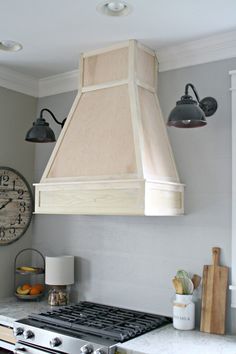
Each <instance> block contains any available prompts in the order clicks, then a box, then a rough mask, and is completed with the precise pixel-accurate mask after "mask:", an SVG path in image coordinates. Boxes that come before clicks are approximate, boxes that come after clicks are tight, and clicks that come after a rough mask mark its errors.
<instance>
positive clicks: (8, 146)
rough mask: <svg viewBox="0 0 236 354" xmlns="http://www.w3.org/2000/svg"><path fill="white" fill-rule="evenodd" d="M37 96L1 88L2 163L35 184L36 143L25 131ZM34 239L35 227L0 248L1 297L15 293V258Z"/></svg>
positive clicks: (0, 159)
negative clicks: (27, 139)
mask: <svg viewBox="0 0 236 354" xmlns="http://www.w3.org/2000/svg"><path fill="white" fill-rule="evenodd" d="M36 105H37V100H36V98H33V97H30V96H27V95H24V94H21V93H18V92H15V91H11V90H8V89H5V88H2V87H0V107H1V113H0V123H1V128H0V165H1V166H9V167H12V168H14V169H16V170H18V171H19V172H20V173H22V174H23V176H24V177H25V178H26V179H27V181H28V182H29V183H30V184H32V182H33V177H34V176H33V170H34V147H35V146H34V144H29V143H26V142H25V141H24V138H25V133H26V131H27V130H28V129H29V127H30V126H31V125H32V119H33V117H34V116H35V114H36ZM31 242H32V237H31V226H30V227H29V229H28V230H27V232H26V233H25V234H24V235H23V236H22V237H21V238H20V239H19V240H18V241H17V242H15V243H13V244H11V245H8V246H2V247H0V284H1V285H0V298H3V297H7V296H12V294H13V279H14V278H13V274H14V273H13V260H14V257H15V255H16V254H17V253H18V252H19V251H20V250H21V249H23V248H26V247H30V246H31Z"/></svg>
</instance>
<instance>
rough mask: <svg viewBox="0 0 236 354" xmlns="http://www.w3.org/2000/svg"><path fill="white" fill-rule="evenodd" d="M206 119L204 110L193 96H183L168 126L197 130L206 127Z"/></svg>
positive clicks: (171, 114) (171, 115)
mask: <svg viewBox="0 0 236 354" xmlns="http://www.w3.org/2000/svg"><path fill="white" fill-rule="evenodd" d="M206 124H207V122H206V118H205V114H204V112H203V110H202V109H201V108H200V107H199V105H198V104H197V102H196V101H194V100H193V99H192V97H191V96H187V95H185V96H182V97H181V100H180V101H177V102H176V107H175V108H174V109H172V111H171V112H170V115H169V118H168V123H167V125H168V126H172V127H176V128H197V127H202V126H204V125H206Z"/></svg>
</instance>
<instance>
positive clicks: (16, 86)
mask: <svg viewBox="0 0 236 354" xmlns="http://www.w3.org/2000/svg"><path fill="white" fill-rule="evenodd" d="M156 53H157V58H158V62H159V71H168V70H173V69H178V68H183V67H187V66H192V65H198V64H204V63H209V62H212V61H218V60H223V59H229V58H236V30H235V31H231V32H227V33H221V34H218V35H214V36H211V37H207V38H204V39H199V40H195V41H191V42H186V43H184V44H179V45H175V46H170V47H165V48H160V49H158V50H157V51H156ZM231 73H233V71H232V72H231ZM78 82H79V70H73V71H68V72H66V73H62V74H58V75H53V76H49V77H45V78H43V79H36V78H34V77H32V76H28V75H24V74H22V73H19V72H17V71H14V70H11V69H7V68H4V67H1V66H0V86H2V87H6V88H8V89H10V90H14V91H18V92H22V93H24V94H26V95H30V96H34V97H45V96H52V95H56V94H59V93H63V92H69V91H74V90H77V89H78Z"/></svg>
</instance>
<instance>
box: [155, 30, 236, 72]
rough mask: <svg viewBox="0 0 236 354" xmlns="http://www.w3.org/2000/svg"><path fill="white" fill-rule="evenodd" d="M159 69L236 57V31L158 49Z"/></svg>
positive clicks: (163, 69)
mask: <svg viewBox="0 0 236 354" xmlns="http://www.w3.org/2000/svg"><path fill="white" fill-rule="evenodd" d="M156 53H157V58H158V62H159V71H167V70H173V69H178V68H183V67H186V66H192V65H198V64H203V63H209V62H212V61H218V60H223V59H229V58H234V57H236V31H231V32H227V33H221V34H217V35H214V36H210V37H206V38H203V39H198V40H194V41H190V42H186V43H183V44H179V45H175V46H170V47H166V48H160V49H159V50H157V51H156Z"/></svg>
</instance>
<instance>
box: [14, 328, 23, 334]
mask: <svg viewBox="0 0 236 354" xmlns="http://www.w3.org/2000/svg"><path fill="white" fill-rule="evenodd" d="M23 332H24V329H23V328H21V327H16V328H14V329H13V334H14V336H20V335H21V334H23Z"/></svg>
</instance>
